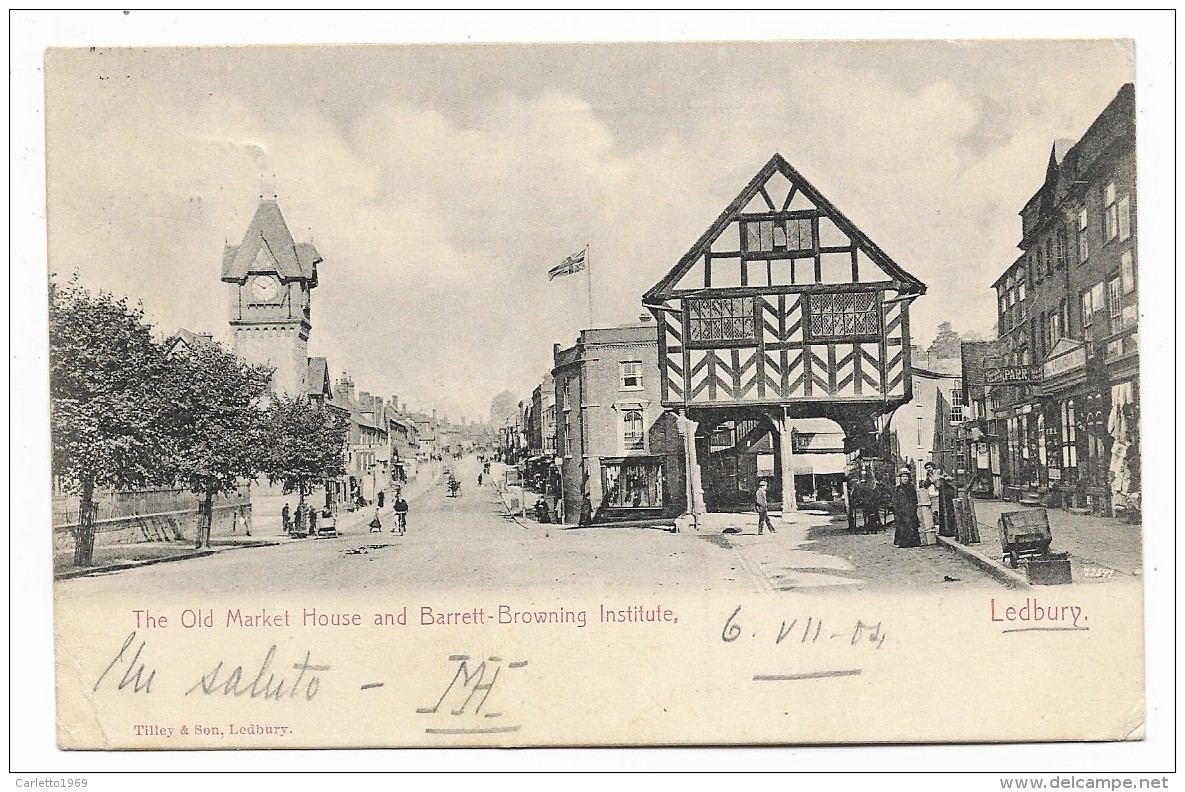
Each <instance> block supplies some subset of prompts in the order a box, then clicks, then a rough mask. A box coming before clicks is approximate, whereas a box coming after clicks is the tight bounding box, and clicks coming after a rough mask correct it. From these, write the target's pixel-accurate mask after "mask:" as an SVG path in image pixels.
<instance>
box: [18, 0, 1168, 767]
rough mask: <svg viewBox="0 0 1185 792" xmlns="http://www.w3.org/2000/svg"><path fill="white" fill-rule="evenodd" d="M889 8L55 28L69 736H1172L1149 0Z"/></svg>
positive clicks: (101, 745) (57, 394)
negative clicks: (600, 32) (1097, 21)
mask: <svg viewBox="0 0 1185 792" xmlns="http://www.w3.org/2000/svg"><path fill="white" fill-rule="evenodd" d="M112 13H113V14H118V12H112ZM143 13H145V14H146V15H149V16H150V15H151V12H143ZM125 14H126V12H125ZM140 14H142V12H137V11H133V12H131V14H130V17H136V16H137V15H140ZM167 16H168V18H169V19H170V20H171V21H172V22H174V23H179V24H182V25H183V24H184V22H185V20H186V19H190V18H193V19H197V18H201V17H202V16H203V14H202V13H198V12H193V13H191V14H189V15H185V14H170V15H167ZM235 18H236V17H235V15H234V14H223V15H221V16H220V17H219V19H221V20H223V21H226V22H230V23H233V22H234V20H235ZM248 18H249V17H248ZM385 19H388V21H389V20H390V18H389V17H388V18H385ZM902 31H903V32H902V35H900V36H896V37H890V38H881V39H880V40H871V39H869V38H868V37H867V36H865V37H855V36H853V37H851V38H850V39H845V38H843V37H838V38H837V37H835V36H834V35H832V36H829V37H827V38H820V37H814V38H811V37H806V38H796V37H794V36H792V35H789V34H787V35H779V36H771V37H769V38H766V39H765V40H756V39H750V40H723V39H720V40H711V39H707V40H674V39H669V40H661V37H656V38H655V39H654V40H638V41H624V40H616V41H615V40H611V39H610V38H609V37H601V39H600V40H586V41H579V40H572V39H570V38H568V39H565V38H564V37H563V36H555V37H554V39H553V40H546V39H545V40H531V41H528V40H515V39H514V38H513V37H512V38H511V39H510V40H506V41H501V40H496V39H494V38H493V37H489V38H487V39H486V40H484V41H483V40H480V39H476V40H470V41H456V42H447V43H446V42H442V41H439V40H436V41H433V40H426V41H403V42H401V43H386V44H382V43H349V42H334V41H331V40H328V39H327V40H323V41H321V42H316V43H313V42H311V41H310V42H309V43H299V44H298V43H295V41H293V42H286V41H279V42H271V43H263V42H260V43H254V44H252V45H247V44H245V43H241V42H238V41H233V42H232V41H231V40H230V39H229V38H228V39H223V40H219V39H216V38H215V39H211V40H209V41H199V42H197V44H195V43H192V42H189V41H187V42H186V43H177V42H174V43H171V44H170V43H168V42H162V43H161V44H158V45H150V46H137V45H127V44H118V45H111V44H107V43H105V39H104V38H103V37H95V38H94V39H93V42H91V43H85V42H83V41H77V40H72V41H70V42H67V43H64V44H61V45H55V46H50V47H48V48H46V49H44V51H43V53H42V55H43V61H42V64H41V65H42V67H43V75H42V76H43V80H44V82H43V86H42V91H43V97H42V98H43V102H44V118H43V122H44V144H45V153H44V173H45V191H46V192H45V203H44V212H45V214H44V223H45V228H44V231H45V237H44V240H43V242H44V245H45V247H44V260H42V262H41V264H38V263H37V262H36V261H30V262H28V264H27V268H28V269H29V270H37V269H38V267H40V270H39V271H40V272H44V278H43V279H42V280H41V285H40V287H39V288H40V289H42V292H41V296H38V297H36V299H37V300H41V301H42V302H41V304H42V305H46V306H47V309H48V312H47V314H44V315H43V317H44V319H42V320H39V321H43V322H45V324H44V325H42V326H37V325H34V326H31V327H29V328H27V329H26V331H25V332H27V333H28V334H29V335H30V336H36V337H37V340H36V341H35V343H37V344H40V345H45V346H43V348H44V350H45V352H44V353H42V354H44V357H42V358H40V359H39V360H38V361H36V365H37V367H39V369H40V372H41V373H40V374H39V376H40V377H41V378H42V379H43V380H45V382H46V387H47V389H48V392H47V394H46V395H47V397H48V398H47V404H48V415H47V417H48V424H44V425H41V424H40V423H39V422H38V423H39V425H38V426H36V427H33V429H34V430H35V432H34V433H33V434H34V436H37V435H38V433H39V436H40V438H41V439H40V440H39V442H40V443H43V444H44V447H45V448H46V454H47V465H48V467H47V469H48V471H49V475H46V476H44V477H43V478H42V479H41V482H42V484H41V486H42V487H43V491H40V492H34V493H31V494H33V495H36V496H37V497H38V498H40V499H42V500H46V501H47V502H48V503H49V504H50V508H49V511H48V514H47V518H48V519H49V520H50V524H49V526H48V527H49V529H50V530H49V541H48V542H46V538H45V536H44V534H41V533H39V532H29V533H35V535H36V537H38V538H36V540H35V541H36V542H37V543H40V547H39V550H38V551H39V552H40V553H42V554H43V557H45V556H50V557H51V559H52V564H51V566H52V582H50V581H49V580H48V578H49V577H50V575H51V570H50V569H49V568H47V567H49V566H50V564H49V563H48V561H49V559H48V558H47V563H46V564H45V565H42V566H40V567H39V568H38V569H37V570H34V571H33V572H30V573H29V574H30V575H33V574H39V575H41V576H42V577H43V578H45V583H43V584H41V585H45V586H48V587H50V588H51V590H52V605H50V604H49V603H47V604H46V611H45V614H44V615H45V617H46V618H47V619H48V618H49V617H50V616H51V615H52V618H53V627H52V630H53V647H54V648H53V661H52V666H53V678H54V683H53V684H54V688H55V695H54V697H55V699H56V706H55V707H54V712H55V714H54V715H53V721H54V727H53V730H54V733H55V735H56V736H55V737H54V740H55V742H56V745H57V750H58V751H59V752H64V753H65V754H66V755H70V754H73V755H74V756H76V757H79V758H81V757H83V756H86V755H88V753H89V752H93V751H102V752H112V751H115V752H118V751H135V752H174V751H187V750H201V751H209V750H216V751H220V752H221V751H222V750H224V749H276V748H280V749H312V748H317V749H337V750H348V749H359V748H370V749H383V748H405V749H406V748H412V749H416V748H476V747H547V748H579V747H612V746H667V747H673V746H816V745H843V746H866V748H865V749H864V750H875V749H873V748H870V746H878V745H883V746H888V745H901V744H928V745H932V746H935V747H933V748H931V749H929V750H933V751H941V750H943V749H942V748H941V747H938V746H937V745H935V744H945V745H948V746H950V749H951V750H955V748H954V747H953V746H951V744H956V745H969V744H1001V743H1005V744H1007V743H1017V744H1019V743H1066V742H1080V741H1088V742H1094V743H1099V744H1101V745H1106V744H1109V743H1120V744H1121V743H1125V742H1127V743H1130V742H1141V741H1144V740H1147V739H1148V736H1149V735H1148V717H1149V716H1148V712H1147V710H1148V708H1149V707H1153V706H1159V704H1158V703H1157V702H1151V701H1149V700H1148V698H1147V696H1148V692H1147V681H1148V680H1147V678H1146V673H1149V672H1147V670H1146V651H1145V628H1146V626H1147V625H1146V617H1145V610H1144V608H1145V601H1146V597H1147V596H1148V591H1147V585H1148V584H1149V575H1150V574H1152V575H1154V578H1153V579H1154V580H1156V581H1159V582H1160V585H1164V581H1165V578H1164V577H1163V576H1164V575H1165V574H1166V573H1167V574H1168V575H1170V576H1171V575H1173V574H1175V568H1174V567H1173V565H1172V564H1171V561H1170V562H1169V567H1168V568H1167V569H1166V568H1165V566H1164V565H1163V564H1157V563H1156V562H1155V558H1154V557H1153V556H1149V558H1146V556H1148V555H1149V551H1148V548H1147V547H1146V541H1147V540H1148V532H1149V531H1153V532H1157V533H1160V534H1163V532H1164V531H1165V530H1166V528H1171V519H1172V518H1171V512H1166V511H1165V510H1166V509H1171V501H1166V500H1165V498H1166V497H1167V498H1170V499H1171V495H1166V494H1165V493H1157V492H1153V494H1151V495H1149V494H1148V493H1149V492H1150V490H1152V489H1153V488H1154V487H1155V486H1156V485H1155V484H1153V483H1148V484H1146V483H1145V475H1146V474H1147V475H1148V476H1155V475H1156V473H1155V468H1157V467H1162V465H1161V464H1160V463H1157V462H1154V461H1153V460H1154V459H1155V457H1149V456H1148V455H1147V454H1146V453H1144V451H1143V449H1144V448H1145V438H1146V437H1147V438H1148V440H1147V442H1148V443H1149V444H1150V445H1151V446H1155V445H1156V443H1157V442H1158V441H1157V440H1156V439H1155V438H1154V437H1153V436H1152V435H1155V434H1156V433H1157V432H1160V431H1161V430H1160V429H1159V427H1158V424H1157V423H1155V422H1150V419H1152V418H1153V416H1156V415H1158V411H1155V410H1151V408H1150V412H1149V411H1142V409H1141V405H1142V403H1147V398H1145V397H1146V395H1147V393H1148V391H1149V388H1155V387H1159V386H1156V385H1145V384H1142V380H1141V358H1142V355H1141V343H1140V342H1141V338H1140V325H1141V323H1143V322H1144V321H1145V315H1146V313H1147V311H1146V310H1145V311H1141V296H1142V295H1143V296H1145V297H1147V296H1148V295H1149V292H1150V290H1151V291H1155V290H1156V289H1158V288H1161V287H1160V286H1158V281H1159V280H1160V279H1161V276H1160V275H1158V274H1157V270H1156V268H1155V262H1156V261H1157V260H1158V259H1157V258H1156V257H1155V256H1156V255H1162V254H1163V249H1160V250H1158V252H1157V254H1155V255H1153V257H1152V262H1153V263H1152V264H1151V265H1150V266H1152V267H1153V269H1147V268H1143V269H1142V268H1141V251H1142V250H1144V248H1141V247H1140V245H1139V244H1138V242H1139V238H1140V230H1141V222H1140V221H1141V220H1145V225H1147V224H1148V221H1147V220H1146V215H1145V212H1144V209H1143V207H1142V206H1141V203H1140V201H1139V197H1140V196H1139V192H1140V189H1139V188H1141V187H1143V186H1144V185H1145V183H1146V182H1145V179H1144V173H1145V171H1146V170H1156V169H1160V168H1162V167H1163V160H1158V158H1157V157H1150V158H1149V157H1147V156H1146V154H1147V153H1148V151H1149V149H1148V148H1147V147H1146V146H1145V145H1144V144H1143V143H1142V142H1141V141H1143V140H1144V138H1143V137H1142V136H1143V135H1144V134H1145V130H1144V124H1145V123H1146V121H1145V115H1144V112H1143V109H1144V108H1145V106H1146V105H1147V104H1148V103H1149V102H1150V97H1146V96H1145V95H1144V94H1143V93H1142V91H1143V88H1142V86H1143V85H1145V83H1143V82H1141V78H1142V77H1143V74H1142V72H1141V70H1140V69H1139V68H1137V54H1138V52H1140V51H1141V50H1140V47H1141V46H1142V44H1141V42H1139V41H1137V40H1136V38H1134V37H1133V36H1131V35H1118V34H1116V35H1113V36H1103V35H1091V36H1085V35H1084V36H1079V37H1064V36H1062V37H1059V36H1053V35H1050V36H1037V37H1032V36H1026V37H1021V36H1020V35H1019V34H1018V35H1015V36H1008V37H997V38H990V39H988V38H983V39H981V38H977V37H972V36H970V35H965V36H963V37H944V38H937V37H923V36H918V37H910V36H908V35H905V28H903V29H902ZM380 38H381V37H376V38H375V39H374V40H375V41H378V40H379V39H380ZM858 38H862V40H857V39H858ZM198 44H200V45H198ZM1159 90H1160V91H1161V92H1160V93H1158V94H1157V97H1161V96H1163V88H1160V89H1159ZM1137 153H1139V154H1140V162H1139V163H1137ZM1162 183H1163V182H1162ZM1145 198H1146V201H1145V205H1152V204H1156V203H1162V202H1163V201H1164V200H1165V197H1164V196H1163V195H1162V194H1157V193H1153V192H1148V193H1147V194H1146V195H1145ZM1168 200H1169V201H1170V205H1171V196H1170V197H1169V199H1168ZM1160 211H1161V212H1162V215H1161V216H1162V217H1164V216H1165V215H1163V212H1164V208H1163V207H1162V208H1161V210H1160ZM1170 211H1171V210H1170ZM1169 222H1170V223H1171V219H1170V220H1169ZM1161 234H1162V238H1163V234H1164V231H1163V230H1162V231H1161ZM1170 255H1171V253H1170ZM1144 258H1145V260H1148V259H1149V255H1148V254H1146V255H1145V256H1144ZM1149 299H1152V298H1149ZM1162 302H1163V298H1162ZM1145 308H1147V306H1145ZM38 310H40V309H38ZM1161 321H1162V322H1163V321H1165V319H1164V317H1163V315H1162V318H1161ZM1145 338H1146V339H1147V338H1148V335H1147V332H1146V333H1145ZM18 340H19V339H18V338H17V337H15V336H14V342H16V341H18ZM46 344H47V345H46ZM1161 344H1162V340H1161V339H1160V338H1157V337H1155V336H1152V337H1151V347H1149V346H1148V342H1147V341H1145V345H1144V346H1145V349H1148V348H1151V349H1152V350H1153V355H1154V356H1153V357H1152V358H1149V359H1150V360H1152V361H1153V366H1155V365H1157V364H1158V363H1159V357H1158V356H1156V352H1157V347H1159V346H1160V345H1161ZM1156 381H1157V380H1155V379H1154V380H1150V382H1156ZM1160 382H1162V383H1163V379H1162V380H1160ZM1151 398H1153V399H1155V398H1156V397H1155V396H1153V397H1151ZM1162 398H1163V397H1162ZM1161 409H1162V410H1163V406H1162V408H1161ZM1169 409H1171V407H1169ZM1159 442H1161V443H1164V442H1166V441H1163V440H1161V441H1159ZM1150 467H1151V468H1152V470H1149V468H1150ZM1162 472H1163V470H1162ZM1162 480H1163V477H1162ZM1151 481H1155V479H1151V480H1150V482H1151ZM1170 487H1171V484H1170ZM1146 496H1147V497H1149V498H1150V499H1151V500H1150V501H1149V502H1148V503H1147V504H1146V500H1145V498H1146ZM1158 499H1159V503H1158ZM1158 509H1159V511H1157V510H1158ZM1148 515H1154V517H1153V518H1152V520H1151V522H1148ZM1155 515H1159V516H1155ZM1166 516H1167V518H1168V520H1169V522H1165V517H1166ZM1146 524H1148V526H1149V527H1148V529H1147V530H1145V525H1146ZM27 527H31V526H27ZM38 527H39V528H40V526H38ZM1170 532H1171V531H1170ZM1174 551H1175V550H1174ZM1165 560H1168V559H1165ZM1151 567H1157V568H1156V569H1151ZM1157 576H1159V577H1157ZM1169 585H1170V586H1171V580H1170V581H1169ZM1158 618H1159V617H1158ZM1161 629H1163V627H1162V628H1161ZM46 706H49V705H48V702H47V703H46ZM1079 747H1080V748H1085V747H1086V746H1083V745H1079ZM851 750H860V749H856V748H853V749H851ZM219 755H220V754H219ZM211 756H213V755H211ZM832 767H834V769H845V768H844V767H843V766H842V763H841V764H840V765H835V764H834V761H833V762H832Z"/></svg>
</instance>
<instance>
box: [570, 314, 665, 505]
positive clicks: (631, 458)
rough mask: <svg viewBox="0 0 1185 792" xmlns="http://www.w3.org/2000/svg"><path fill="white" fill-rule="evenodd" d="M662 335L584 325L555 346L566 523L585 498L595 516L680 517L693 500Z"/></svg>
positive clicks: (646, 325)
mask: <svg viewBox="0 0 1185 792" xmlns="http://www.w3.org/2000/svg"><path fill="white" fill-rule="evenodd" d="M657 336H658V333H657V330H656V328H655V324H654V322H653V321H651V320H650V317H645V320H644V321H640V322H639V323H638V324H636V325H627V326H624V327H614V328H597V329H592V330H583V331H581V333H580V338H579V339H578V340H577V342H576V344H575V345H574V346H572V347H569V348H567V349H560V348H559V346H558V345H557V346H556V348H555V350H554V353H553V354H554V361H555V368H554V369H553V370H552V376H553V377H554V379H555V416H556V418H555V427H556V428H555V431H556V455H557V456H561V457H562V458H563V462H562V464H561V468H560V470H561V478H562V481H561V486H562V489H563V499H564V504H565V519H566V522H569V523H574V522H576V519H577V517H578V515H579V508H580V502H581V498H582V496H583V495H584V494H585V493H587V494H588V495H589V497H590V499H591V500H592V505H593V512H594V514H595V515H596V516H595V521H597V522H602V521H614V520H629V519H647V518H653V517H659V516H676V515H678V514H681V513H682V512H683V510H684V506H685V497H686V496H685V486H686V485H685V483H684V480H683V453H684V449H683V441H682V436H681V435H680V434H679V432H678V430H677V428H676V427H675V416H674V415H673V414H671V413H666V412H664V411H663V406H662V399H661V393H660V387H659V378H658V372H659V368H658V337H657Z"/></svg>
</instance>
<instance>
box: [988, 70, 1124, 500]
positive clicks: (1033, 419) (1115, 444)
mask: <svg viewBox="0 0 1185 792" xmlns="http://www.w3.org/2000/svg"><path fill="white" fill-rule="evenodd" d="M1135 140H1136V137H1135V89H1134V87H1133V86H1132V85H1131V84H1128V85H1125V86H1123V88H1121V89H1120V90H1119V92H1118V94H1117V95H1116V96H1115V98H1114V99H1113V100H1112V101H1111V103H1110V104H1109V105H1108V106H1107V108H1106V109H1105V110H1104V111H1103V112H1102V114H1101V115H1099V117H1098V118H1097V119H1096V120H1095V121H1094V123H1093V124H1091V126H1090V128H1089V129H1088V130H1087V131H1086V133H1085V134H1084V135H1083V136H1082V138H1081V139H1080V140H1079V141H1078V142H1077V143H1075V144H1074V145H1073V146H1072V147H1070V148H1069V149H1068V150H1066V151H1065V152H1064V155H1062V156H1059V154H1062V152H1061V151H1059V147H1058V146H1056V145H1055V146H1054V148H1053V150H1052V151H1051V153H1050V158H1049V162H1048V165H1047V167H1046V171H1045V179H1044V182H1043V183H1042V185H1041V187H1040V188H1039V189H1038V190H1037V192H1036V193H1035V194H1034V195H1033V197H1032V198H1030V199H1029V201H1028V202H1027V203H1026V204H1025V206H1024V208H1023V209H1022V210H1021V212H1020V215H1021V240H1020V243H1019V245H1018V246H1019V248H1020V249H1021V251H1022V253H1021V255H1020V257H1019V258H1017V259H1016V261H1014V262H1013V263H1012V264H1011V265H1010V266H1009V267H1008V268H1007V269H1006V270H1005V271H1004V273H1003V274H1002V275H1001V276H1000V277H999V278H998V279H997V280H996V282H995V283H994V284H993V288H994V289H995V290H996V293H997V302H998V316H999V338H998V340H997V343H996V348H995V350H994V352H995V354H994V356H991V357H989V359H987V360H986V361H984V369H985V371H987V372H989V373H990V372H991V371H997V372H998V371H1002V370H1004V369H1005V368H1008V367H1012V369H1010V370H1013V371H1016V370H1019V371H1026V370H1027V372H1028V373H1027V375H1026V376H1025V377H1024V378H1023V379H1019V378H1013V380H1012V381H1013V382H1015V383H1016V384H1011V385H1002V384H989V385H987V386H986V387H985V388H984V390H983V393H982V394H978V393H976V394H972V396H973V397H975V398H981V399H982V400H983V401H985V402H986V404H985V408H986V409H987V410H988V414H989V415H990V417H991V419H992V420H994V425H993V426H991V427H990V432H989V433H988V434H990V435H994V436H995V437H996V438H997V442H998V443H999V446H1000V456H1001V465H1000V467H1001V480H1002V481H1001V483H1002V489H1003V494H1004V496H1005V497H1006V498H1009V499H1017V500H1023V501H1026V502H1043V503H1047V504H1051V505H1067V506H1077V507H1082V508H1089V509H1091V510H1092V511H1094V512H1097V513H1109V512H1111V511H1112V510H1113V509H1122V508H1127V507H1129V506H1130V507H1132V508H1133V509H1136V508H1138V499H1139V496H1138V492H1139V479H1140V462H1139V430H1138V426H1139V407H1138V405H1139V355H1138V349H1137V333H1138V325H1139V308H1138V306H1139V303H1138V298H1137V291H1136V286H1137V280H1136V279H1137V274H1136V273H1137V261H1136V257H1137V250H1136V230H1137V228H1136V226H1137V224H1136V154H1135ZM987 379H991V377H987Z"/></svg>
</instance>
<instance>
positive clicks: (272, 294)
mask: <svg viewBox="0 0 1185 792" xmlns="http://www.w3.org/2000/svg"><path fill="white" fill-rule="evenodd" d="M251 294H252V295H253V296H254V297H255V299H257V300H260V301H262V302H272V301H274V300H275V299H276V298H277V297H279V296H280V281H278V280H276V277H275V276H274V275H256V276H255V277H254V278H252V279H251Z"/></svg>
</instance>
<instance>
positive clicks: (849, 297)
mask: <svg viewBox="0 0 1185 792" xmlns="http://www.w3.org/2000/svg"><path fill="white" fill-rule="evenodd" d="M810 306H811V322H810V329H811V336H813V337H815V338H832V337H841V336H860V335H877V334H879V333H880V303H879V302H878V301H877V295H876V294H875V293H873V292H837V293H831V294H827V293H824V294H812V295H811V302H810Z"/></svg>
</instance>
